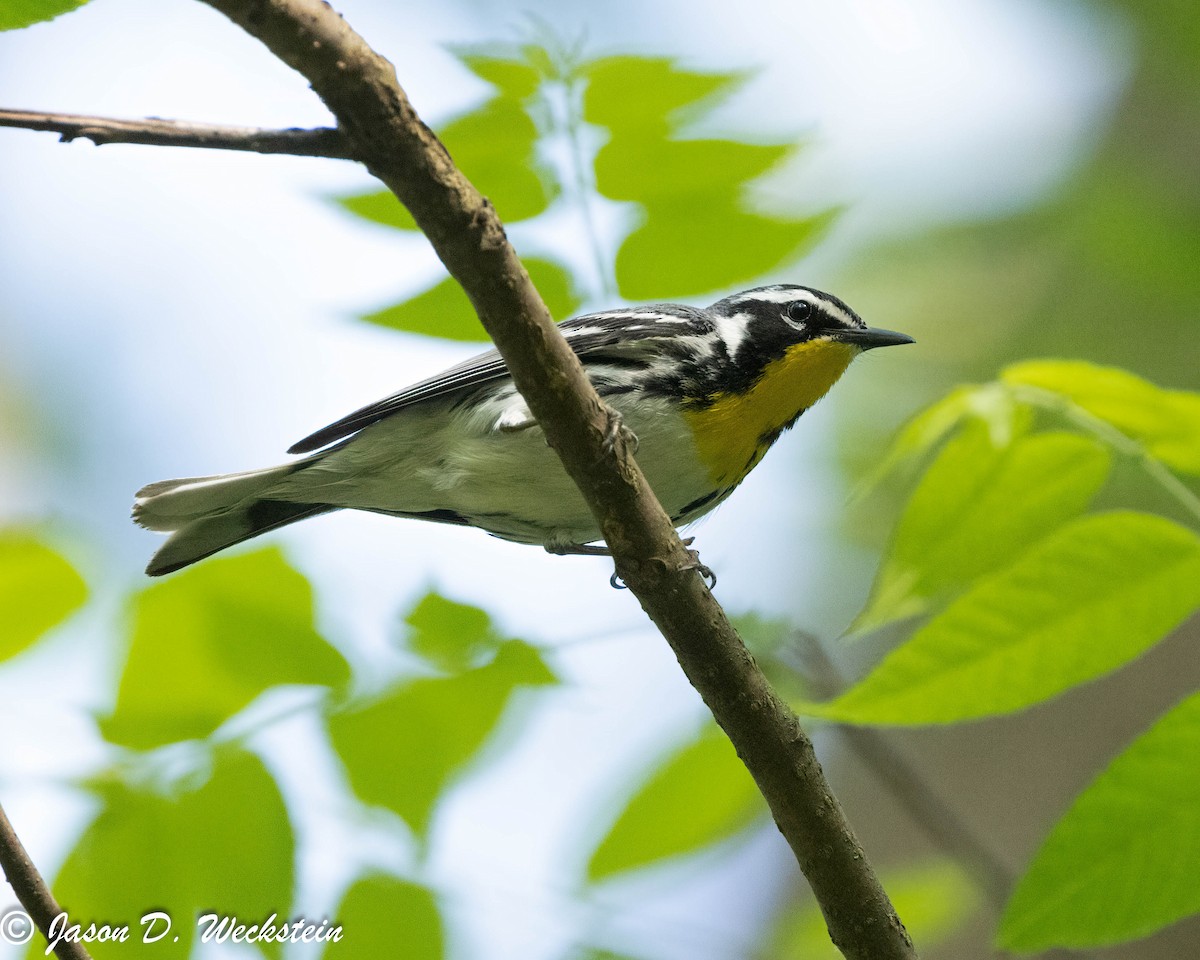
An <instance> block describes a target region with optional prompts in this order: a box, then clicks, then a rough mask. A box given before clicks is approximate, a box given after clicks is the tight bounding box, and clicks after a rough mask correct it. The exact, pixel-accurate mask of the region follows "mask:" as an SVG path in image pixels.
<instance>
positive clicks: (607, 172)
mask: <svg viewBox="0 0 1200 960" xmlns="http://www.w3.org/2000/svg"><path fill="white" fill-rule="evenodd" d="M790 152H791V147H786V146H760V145H757V144H750V143H737V142H734V141H732V140H653V139H651V140H643V141H638V142H636V143H627V142H625V141H624V140H615V141H612V142H610V143H608V144H607V145H605V146H604V147H601V148H600V152H599V153H598V154H597V155H596V188H597V189H598V190H599V191H600V192H601V193H602V194H604V195H605V196H606V197H611V198H612V199H613V200H634V201H637V202H639V203H646V204H651V203H653V202H654V201H655V200H656V199H657V198H663V199H664V201H667V202H669V201H670V200H671V199H672V198H680V201H681V202H682V203H685V204H693V203H699V204H703V201H704V200H705V198H707V199H708V200H709V202H711V201H712V200H713V199H715V198H716V197H720V196H722V195H728V194H729V193H730V191H731V187H736V186H737V185H739V184H742V183H746V182H748V181H750V180H753V179H755V178H756V177H760V176H762V175H763V174H764V173H766V172H767V171H768V170H770V169H771V167H773V166H774V165H775V164H776V163H778V162H779V161H780V160H782V159H783V158H784V157H786V156H787V155H788V153H790ZM689 242H690V241H689Z"/></svg>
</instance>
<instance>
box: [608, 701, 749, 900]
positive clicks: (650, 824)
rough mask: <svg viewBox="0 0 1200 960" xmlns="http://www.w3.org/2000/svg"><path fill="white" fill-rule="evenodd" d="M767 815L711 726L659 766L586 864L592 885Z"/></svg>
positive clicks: (729, 746) (744, 773) (711, 840)
mask: <svg viewBox="0 0 1200 960" xmlns="http://www.w3.org/2000/svg"><path fill="white" fill-rule="evenodd" d="M765 812H766V806H765V804H764V803H763V800H762V797H761V795H760V794H759V792H758V788H757V787H756V786H755V784H754V780H753V779H752V778H751V777H750V774H749V773H748V772H747V771H746V768H745V767H744V766H743V765H742V762H741V761H740V760H739V759H738V756H737V754H736V753H735V752H734V749H733V745H732V744H731V743H730V742H729V739H728V738H727V737H726V736H725V734H724V733H722V732H721V730H720V729H718V728H717V727H716V726H715V725H711V724H710V725H708V726H706V727H705V728H704V730H703V731H702V732H701V733H700V735H699V736H698V737H696V738H695V739H693V740H691V741H690V742H688V743H686V744H684V745H683V746H682V747H680V748H678V749H676V750H675V752H674V753H673V754H672V755H671V756H670V757H668V758H667V759H666V760H665V761H663V762H662V763H660V764H659V765H657V766H656V768H655V769H654V771H653V772H652V774H651V776H650V778H649V779H648V780H646V782H645V783H643V784H642V785H641V787H639V789H638V790H637V792H636V793H635V794H634V795H633V797H631V798H630V800H629V802H628V803H627V804H626V806H625V809H624V810H622V811H621V814H620V816H618V817H617V820H616V822H615V823H614V824H613V826H612V829H610V830H609V832H608V835H607V836H605V838H604V839H603V840H602V841H601V842H600V845H599V846H598V847H597V848H596V851H595V853H593V854H592V858H591V861H590V862H589V863H588V868H587V876H588V880H589V881H591V882H593V883H595V882H597V881H600V880H607V879H608V878H610V877H612V876H613V875H614V874H618V873H623V872H625V871H627V870H636V869H639V868H641V867H645V866H648V865H650V864H652V863H655V862H657V861H659V860H662V859H664V858H666V857H674V856H678V855H680V854H685V853H694V852H696V851H698V850H700V849H702V848H704V847H706V846H708V845H710V844H712V843H716V842H717V841H718V840H723V839H725V838H726V837H729V836H731V835H732V834H734V833H736V832H737V831H739V830H741V829H742V828H744V827H746V826H748V825H749V824H751V823H753V822H754V821H755V820H756V819H758V818H759V817H761V816H762V814H764V813H765Z"/></svg>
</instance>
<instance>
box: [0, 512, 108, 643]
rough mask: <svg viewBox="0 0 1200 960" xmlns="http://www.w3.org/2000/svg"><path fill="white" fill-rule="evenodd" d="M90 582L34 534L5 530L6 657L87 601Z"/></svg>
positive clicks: (0, 594) (0, 578)
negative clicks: (86, 581) (84, 579)
mask: <svg viewBox="0 0 1200 960" xmlns="http://www.w3.org/2000/svg"><path fill="white" fill-rule="evenodd" d="M86 599H87V585H86V584H85V583H84V582H83V578H82V577H81V576H80V575H79V574H78V573H77V572H76V570H75V568H74V567H72V566H71V565H70V564H69V563H68V562H67V561H66V560H65V559H64V558H63V557H62V556H61V555H60V554H58V553H55V552H54V551H53V550H51V549H50V548H49V547H47V546H46V545H45V544H43V543H41V542H39V541H38V540H37V539H35V538H34V537H33V536H31V535H29V534H27V533H23V532H21V531H17V530H5V531H0V624H2V625H3V626H0V660H6V659H8V658H9V657H12V656H16V655H17V654H18V653H20V652H21V651H22V650H25V649H26V648H27V647H29V646H30V645H31V644H32V643H33V642H34V641H35V640H37V638H38V637H40V636H41V635H42V634H43V633H45V632H46V631H47V630H49V629H50V628H51V627H53V626H56V625H57V624H59V623H62V621H63V620H65V619H66V618H67V617H69V616H70V615H71V614H72V613H74V612H75V611H76V610H78V609H79V608H80V607H81V606H83V602H84V600H86Z"/></svg>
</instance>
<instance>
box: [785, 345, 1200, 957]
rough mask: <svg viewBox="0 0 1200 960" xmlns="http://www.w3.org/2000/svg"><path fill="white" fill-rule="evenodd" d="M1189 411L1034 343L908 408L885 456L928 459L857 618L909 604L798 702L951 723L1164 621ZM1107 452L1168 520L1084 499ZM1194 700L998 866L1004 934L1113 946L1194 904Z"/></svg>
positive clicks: (1193, 602)
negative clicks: (903, 633)
mask: <svg viewBox="0 0 1200 960" xmlns="http://www.w3.org/2000/svg"><path fill="white" fill-rule="evenodd" d="M1001 398H1002V399H1001ZM1197 411H1200V394H1197V393H1192V392H1188V391H1182V390H1163V389H1161V388H1159V387H1157V386H1155V385H1154V384H1152V383H1149V382H1148V381H1146V380H1143V379H1141V378H1139V377H1136V376H1134V375H1132V374H1130V373H1127V372H1125V371H1122V370H1116V369H1112V368H1107V367H1099V366H1095V365H1092V364H1088V363H1083V362H1080V361H1045V360H1042V361H1029V362H1025V363H1021V364H1017V365H1014V366H1011V367H1009V368H1007V369H1006V370H1004V371H1003V372H1002V374H1001V377H1000V379H999V380H998V381H996V382H994V383H990V384H986V385H984V386H981V387H959V388H957V389H955V390H954V391H952V392H951V393H950V394H949V396H948V397H947V398H945V399H943V400H941V401H938V402H937V403H935V404H934V405H933V406H932V407H930V408H929V409H928V410H926V411H924V412H922V413H920V414H918V415H917V416H916V417H915V418H914V419H913V421H912V422H911V423H910V424H909V426H908V427H907V428H905V429H904V430H902V431H901V432H900V434H899V436H898V438H897V441H896V445H895V447H894V449H893V450H892V451H891V453H890V454H889V455H888V456H887V457H886V458H885V463H886V464H887V465H888V470H889V472H893V473H895V472H899V470H900V469H901V468H903V467H911V465H912V463H913V462H914V461H922V460H929V463H928V465H927V466H926V467H925V469H924V471H923V472H922V473H921V474H920V476H919V477H918V478H917V480H916V482H915V486H914V488H913V490H912V492H911V494H910V495H909V500H908V503H907V505H906V506H905V508H904V510H903V512H902V515H901V519H900V522H899V524H898V525H897V527H896V531H895V533H894V535H893V538H892V542H891V545H890V547H889V549H888V551H887V554H886V556H885V559H884V562H883V565H882V567H881V569H880V573H879V576H878V578H877V581H876V586H875V590H874V592H873V594H872V598H871V601H870V603H869V605H868V608H867V611H866V612H865V614H864V615H863V616H862V617H860V621H859V623H860V627H867V628H869V627H871V626H877V625H882V624H888V623H891V622H893V621H896V620H899V619H902V618H911V617H925V618H927V619H925V621H924V622H921V623H919V625H918V626H917V628H916V630H915V631H914V632H913V634H912V635H911V636H910V637H909V638H908V639H907V640H906V641H905V642H903V643H902V644H901V645H900V646H899V647H897V648H896V649H894V650H893V651H892V652H891V653H890V654H888V655H887V656H886V657H885V658H884V659H883V661H882V662H881V663H880V664H879V665H878V666H877V667H876V668H875V669H874V670H873V671H871V672H870V673H869V674H868V675H867V676H866V677H865V678H864V679H863V680H861V681H860V682H859V683H858V684H856V685H855V686H853V687H851V688H850V689H849V690H847V691H846V692H845V693H843V694H841V695H840V696H838V697H836V698H835V699H833V700H832V701H830V702H828V703H823V704H807V705H802V709H804V710H806V711H807V712H809V713H810V714H812V715H814V716H820V717H825V718H829V719H834V720H839V721H843V722H850V723H862V724H906V725H918V724H931V723H955V722H961V721H964V720H970V719H974V718H978V717H985V716H992V715H995V714H998V713H1003V712H1008V711H1012V710H1018V709H1022V708H1024V707H1028V706H1030V705H1032V704H1035V703H1038V702H1040V701H1042V700H1045V699H1047V698H1049V697H1051V696H1054V695H1056V694H1058V693H1061V692H1063V691H1065V690H1068V689H1071V688H1072V687H1075V686H1077V685H1079V684H1081V683H1085V682H1087V681H1089V680H1093V679H1095V678H1097V677H1100V676H1103V675H1104V674H1107V673H1110V672H1111V671H1113V670H1115V669H1117V668H1118V667H1120V666H1122V665H1123V664H1125V663H1127V662H1129V661H1130V660H1131V659H1133V658H1135V657H1137V656H1139V655H1141V654H1142V653H1144V652H1145V651H1146V650H1147V649H1149V648H1150V647H1152V646H1153V645H1155V644H1156V643H1158V642H1159V641H1161V640H1162V639H1164V638H1165V636H1166V635H1167V634H1168V633H1169V632H1170V631H1171V630H1173V629H1174V628H1175V627H1177V626H1178V625H1179V624H1180V623H1182V622H1183V621H1184V620H1186V619H1187V618H1188V617H1189V616H1191V615H1193V614H1195V612H1196V611H1197V610H1200V535H1198V534H1197V531H1196V528H1197V527H1198V526H1200V495H1197V493H1196V492H1195V490H1193V489H1192V488H1191V487H1189V486H1188V485H1187V483H1186V482H1185V477H1181V476H1180V475H1179V474H1180V473H1182V474H1184V475H1185V476H1186V474H1189V473H1192V472H1193V468H1194V465H1195V464H1196V462H1197V458H1200V430H1197V429H1196V424H1197V417H1196V413H1197ZM1039 427H1040V428H1043V429H1040V430H1039V429H1038V428H1039ZM1064 428H1069V429H1070V431H1071V432H1067V430H1066V429H1064ZM1114 464H1123V465H1125V466H1127V467H1130V468H1134V469H1136V470H1137V471H1139V472H1140V473H1141V475H1142V476H1143V478H1144V486H1146V487H1148V488H1150V490H1152V491H1153V493H1154V494H1155V495H1156V496H1157V498H1158V502H1159V505H1160V507H1161V508H1162V510H1163V512H1168V513H1172V514H1178V515H1179V516H1180V517H1181V518H1182V519H1184V520H1185V521H1186V525H1185V523H1180V522H1176V521H1175V520H1173V519H1168V518H1167V517H1165V516H1161V515H1159V514H1157V513H1151V512H1147V511H1135V510H1103V511H1099V512H1091V513H1085V511H1086V510H1087V509H1088V507H1089V505H1090V504H1091V502H1092V500H1093V499H1094V498H1096V497H1097V495H1098V494H1100V492H1101V488H1102V487H1103V486H1104V485H1105V484H1106V482H1107V481H1108V479H1109V475H1110V474H1111V472H1112V471H1113V467H1114ZM1173 471H1178V473H1176V472H1173ZM1198 704H1200V701H1198V700H1197V699H1196V698H1195V697H1193V698H1191V699H1189V700H1188V701H1186V702H1185V703H1184V704H1183V705H1181V706H1180V707H1178V708H1176V709H1175V710H1173V711H1171V712H1170V713H1169V714H1167V716H1165V717H1164V718H1163V719H1162V720H1160V721H1159V723H1158V724H1157V725H1156V726H1155V727H1154V728H1153V729H1152V730H1151V731H1149V732H1148V733H1147V734H1145V735H1144V736H1143V737H1142V738H1141V739H1139V740H1138V741H1137V742H1135V743H1134V744H1133V745H1132V746H1131V747H1130V748H1129V749H1128V750H1127V751H1126V752H1125V753H1124V754H1122V755H1121V756H1119V757H1118V758H1117V759H1116V760H1115V761H1113V764H1112V766H1111V767H1110V769H1109V771H1108V772H1107V773H1105V774H1103V775H1102V776H1101V777H1100V778H1099V779H1098V780H1097V781H1096V782H1095V783H1094V784H1093V785H1092V786H1091V787H1089V788H1088V789H1087V790H1086V791H1084V793H1082V794H1081V795H1080V796H1079V797H1078V799H1077V800H1076V802H1075V806H1074V807H1073V809H1072V810H1071V811H1070V812H1069V813H1068V814H1067V815H1066V816H1065V817H1064V818H1063V820H1062V821H1061V822H1060V823H1059V824H1058V826H1057V827H1055V828H1054V830H1053V832H1052V833H1051V835H1050V837H1049V839H1048V840H1047V841H1046V843H1045V845H1044V847H1043V848H1042V851H1041V852H1040V853H1039V854H1038V856H1037V858H1036V859H1035V861H1034V863H1033V865H1032V867H1031V868H1030V870H1029V873H1028V874H1026V876H1025V877H1024V878H1023V879H1022V880H1021V881H1020V882H1019V884H1018V888H1017V892H1016V893H1015V894H1014V896H1013V898H1012V900H1011V902H1010V903H1009V905H1008V908H1007V910H1006V913H1005V917H1004V922H1003V926H1002V928H1001V932H1000V937H1001V940H1002V942H1003V944H1004V946H1006V947H1008V948H1011V949H1017V950H1034V949H1044V948H1049V947H1090V946H1097V945H1101V944H1109V943H1115V942H1119V941H1122V940H1128V939H1131V938H1134V937H1138V936H1143V935H1145V934H1147V933H1150V932H1153V931H1155V930H1157V929H1159V928H1160V927H1162V926H1164V925H1165V924H1167V923H1170V922H1172V921H1174V920H1177V919H1179V918H1181V917H1183V916H1186V915H1188V914H1190V913H1192V912H1194V911H1196V910H1198V909H1200V897H1198V896H1197V894H1196V891H1197V890H1200V855H1198V854H1200V802H1198V801H1200V796H1198V794H1197V791H1198V789H1200V787H1198V784H1200V780H1198V778H1197V777H1196V775H1195V756H1196V750H1197V737H1198V736H1200V733H1198V731H1200V721H1198V719H1197V718H1198V717H1200V706H1198ZM1131 876H1132V877H1137V878H1139V882H1138V883H1137V884H1130V883H1129V882H1128V880H1127V878H1128V877H1131Z"/></svg>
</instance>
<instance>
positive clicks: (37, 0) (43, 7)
mask: <svg viewBox="0 0 1200 960" xmlns="http://www.w3.org/2000/svg"><path fill="white" fill-rule="evenodd" d="M85 3H87V0H0V30H16V29H18V28H19V27H28V26H30V25H31V24H35V23H41V22H43V21H45V20H53V19H54V18H55V17H57V16H60V15H62V14H64V13H69V12H70V11H72V10H75V9H77V8H78V7H82V6H83V5H84V4H85Z"/></svg>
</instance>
